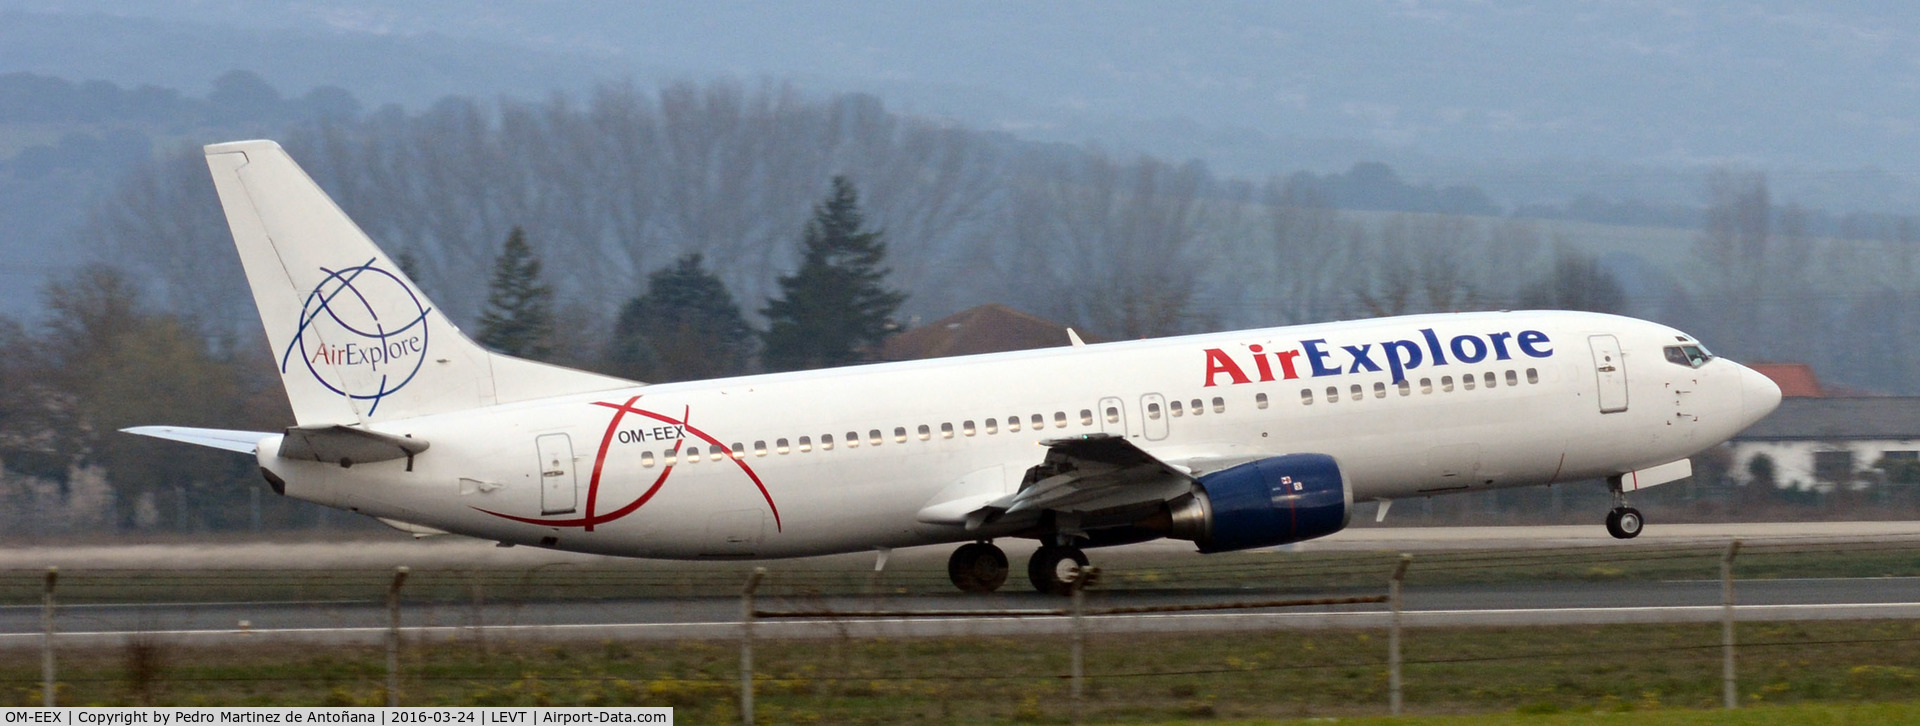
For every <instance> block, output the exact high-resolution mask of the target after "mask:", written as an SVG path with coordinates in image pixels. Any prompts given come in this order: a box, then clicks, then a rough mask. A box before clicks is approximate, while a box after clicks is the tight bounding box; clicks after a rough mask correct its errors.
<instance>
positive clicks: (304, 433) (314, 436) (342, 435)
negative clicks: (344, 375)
mask: <svg viewBox="0 0 1920 726" xmlns="http://www.w3.org/2000/svg"><path fill="white" fill-rule="evenodd" d="M426 450H427V442H425V441H422V440H420V439H414V438H407V437H403V436H394V435H393V434H383V433H380V432H378V431H368V430H366V429H357V428H352V427H348V426H314V427H308V428H300V427H295V428H290V429H287V435H286V438H283V439H281V440H280V458H282V459H300V460H303V461H319V462H325V463H329V464H333V463H345V464H366V463H370V462H375V461H388V460H392V459H411V458H413V455H414V454H418V453H420V452H422V451H426Z"/></svg>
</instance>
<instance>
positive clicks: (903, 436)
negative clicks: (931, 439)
mask: <svg viewBox="0 0 1920 726" xmlns="http://www.w3.org/2000/svg"><path fill="white" fill-rule="evenodd" d="M926 438H927V427H925V426H921V427H920V439H921V440H922V441H925V440H926ZM893 443H896V444H904V443H907V427H905V426H895V427H893Z"/></svg>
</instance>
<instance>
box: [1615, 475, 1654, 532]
mask: <svg viewBox="0 0 1920 726" xmlns="http://www.w3.org/2000/svg"><path fill="white" fill-rule="evenodd" d="M1607 488H1609V489H1611V490H1613V511H1611V512H1608V513H1607V534H1610V535H1613V538H1614V539H1633V538H1635V537H1638V536H1640V529H1641V528H1642V527H1644V526H1646V523H1647V521H1646V519H1645V518H1644V517H1641V516H1640V510H1638V509H1634V508H1633V507H1629V506H1627V494H1626V492H1625V491H1622V490H1621V488H1620V477H1617V476H1610V477H1607Z"/></svg>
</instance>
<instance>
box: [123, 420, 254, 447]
mask: <svg viewBox="0 0 1920 726" xmlns="http://www.w3.org/2000/svg"><path fill="white" fill-rule="evenodd" d="M120 430H121V431H122V432H125V433H129V434H139V435H141V436H152V437H153V438H156V439H166V440H168V441H179V442H182V443H188V444H193V445H195V446H211V447H213V448H216V449H224V450H227V451H237V452H239V453H242V454H251V453H254V452H255V451H258V450H259V448H260V440H261V439H264V438H267V437H269V436H272V435H273V434H269V433H262V432H259V431H229V430H227V429H194V428H187V427H185V426H135V427H133V428H130V429H120Z"/></svg>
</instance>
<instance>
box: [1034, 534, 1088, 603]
mask: <svg viewBox="0 0 1920 726" xmlns="http://www.w3.org/2000/svg"><path fill="white" fill-rule="evenodd" d="M1086 569H1087V553H1085V552H1081V551H1080V548H1078V547H1068V546H1057V545H1047V546H1045V547H1041V548H1040V549H1037V550H1034V552H1033V559H1030V560H1027V579H1028V580H1029V581H1031V582H1033V589H1035V590H1039V591H1040V592H1044V593H1049V594H1053V595H1066V594H1068V593H1070V592H1072V591H1073V581H1074V580H1076V579H1079V577H1080V573H1081V572H1084V571H1086Z"/></svg>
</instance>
